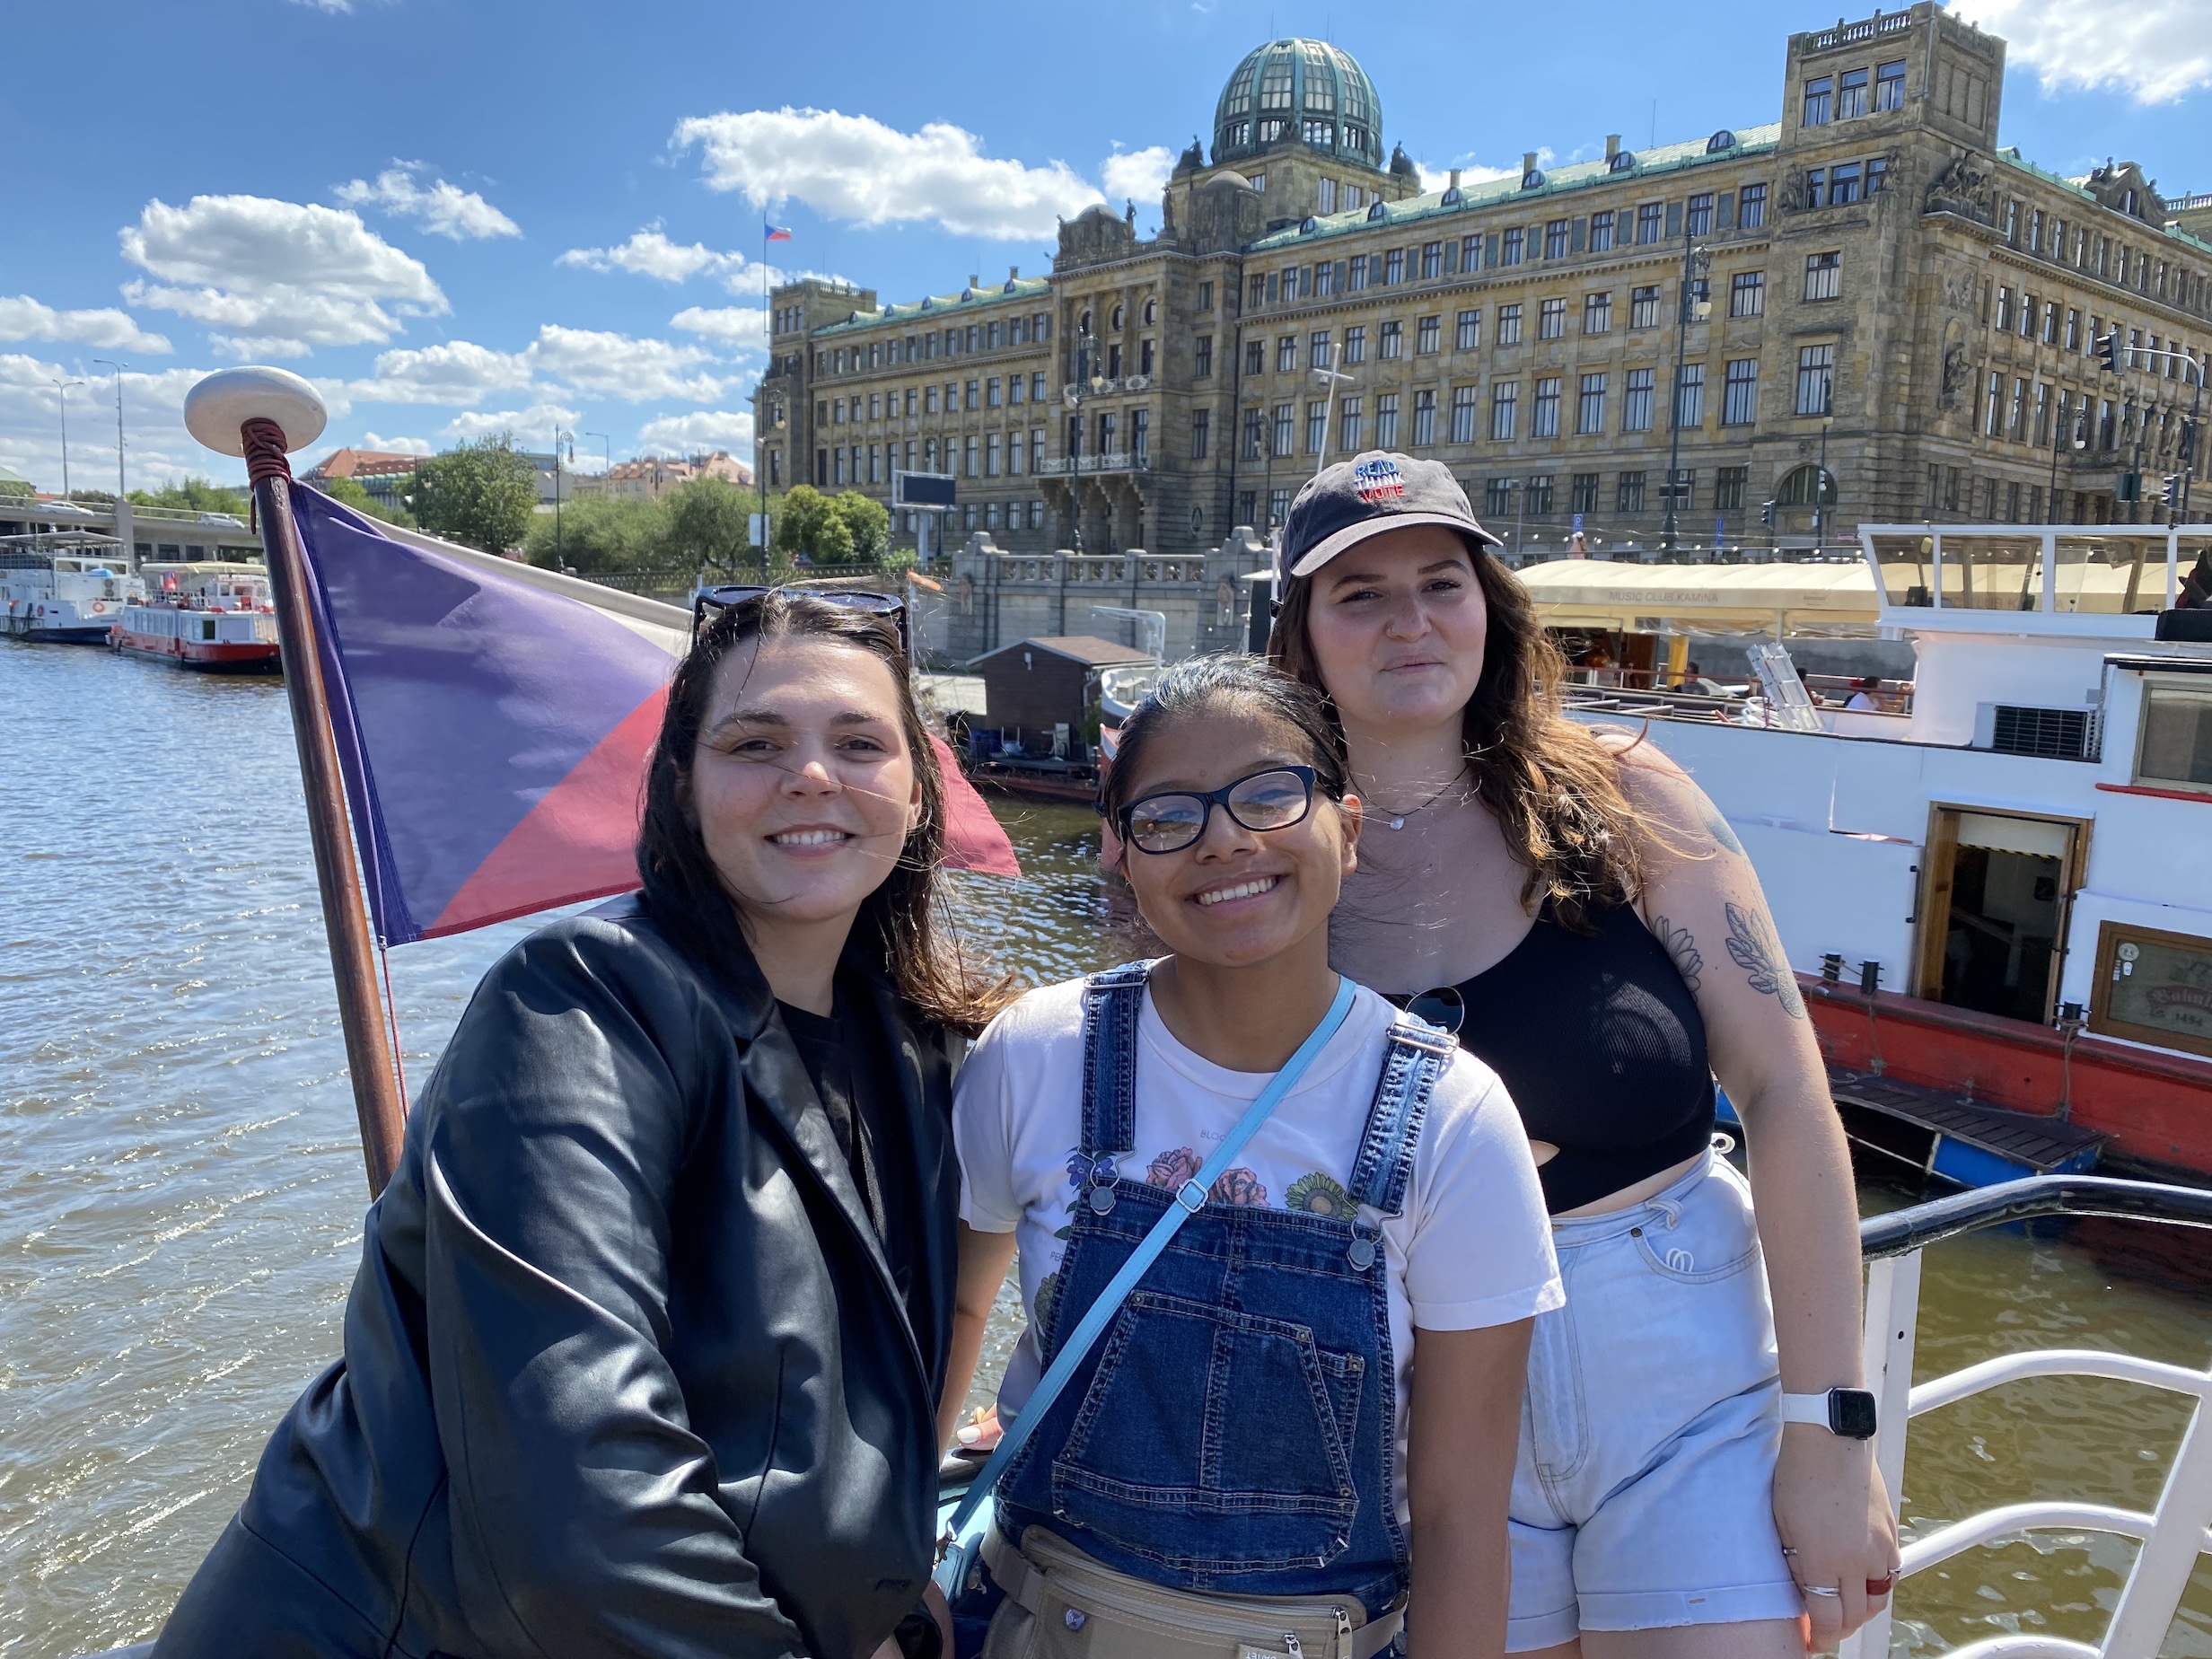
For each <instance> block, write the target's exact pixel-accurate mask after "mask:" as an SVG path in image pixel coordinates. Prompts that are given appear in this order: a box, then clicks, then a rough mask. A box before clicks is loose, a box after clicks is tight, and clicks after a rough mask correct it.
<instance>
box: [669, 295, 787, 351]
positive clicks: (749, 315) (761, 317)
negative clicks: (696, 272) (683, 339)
mask: <svg viewBox="0 0 2212 1659" xmlns="http://www.w3.org/2000/svg"><path fill="white" fill-rule="evenodd" d="M668 326H669V327H670V328H671V329H682V330H683V331H684V332H685V333H686V334H699V335H704V336H705V337H706V338H708V339H710V340H720V341H721V342H722V343H723V344H724V346H731V347H737V348H739V349H741V350H747V351H764V350H766V349H767V346H766V341H767V338H768V312H764V311H762V310H761V309H760V308H759V306H758V305H724V306H718V307H708V306H704V305H690V306H686V307H685V308H684V309H683V310H682V311H680V312H677V313H676V314H675V315H674V316H673V317H671V318H670V319H669V320H668Z"/></svg>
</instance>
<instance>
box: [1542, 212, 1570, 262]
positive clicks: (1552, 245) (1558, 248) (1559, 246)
mask: <svg viewBox="0 0 2212 1659" xmlns="http://www.w3.org/2000/svg"><path fill="white" fill-rule="evenodd" d="M1544 258H1546V259H1565V258H1567V221H1566V220H1565V219H1554V220H1552V221H1551V222H1550V223H1549V224H1547V225H1545V226H1544Z"/></svg>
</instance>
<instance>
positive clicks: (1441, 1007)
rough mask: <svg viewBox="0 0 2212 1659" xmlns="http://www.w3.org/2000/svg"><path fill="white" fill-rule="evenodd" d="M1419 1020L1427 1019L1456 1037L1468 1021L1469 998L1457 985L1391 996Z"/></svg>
mask: <svg viewBox="0 0 2212 1659" xmlns="http://www.w3.org/2000/svg"><path fill="white" fill-rule="evenodd" d="M1387 1000H1388V1001H1391V1002H1393V1003H1396V1004H1397V1005H1399V1006H1400V1008H1403V1009H1404V1010H1405V1011H1406V1012H1407V1013H1408V1014H1411V1015H1412V1016H1413V1017H1414V1018H1415V1019H1417V1020H1426V1022H1427V1023H1429V1024H1431V1025H1433V1026H1435V1028H1436V1029H1437V1030H1438V1031H1443V1032H1444V1034H1445V1035H1446V1036H1450V1037H1456V1036H1458V1035H1459V1034H1460V1027H1461V1026H1462V1025H1464V1024H1465V1023H1467V1000H1466V998H1465V997H1463V996H1461V995H1460V987H1458V986H1456V985H1440V986H1438V987H1436V988H1435V990H1433V991H1412V992H1405V993H1401V994H1400V995H1398V996H1391V997H1390V998H1388V999H1387Z"/></svg>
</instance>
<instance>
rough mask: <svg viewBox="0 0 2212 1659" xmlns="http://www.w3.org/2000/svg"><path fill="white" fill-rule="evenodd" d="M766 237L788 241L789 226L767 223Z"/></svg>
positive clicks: (789, 235)
mask: <svg viewBox="0 0 2212 1659" xmlns="http://www.w3.org/2000/svg"><path fill="white" fill-rule="evenodd" d="M790 240H791V228H790V226H788V225H783V224H771V225H769V226H768V241H790Z"/></svg>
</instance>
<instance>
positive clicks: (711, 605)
mask: <svg viewBox="0 0 2212 1659" xmlns="http://www.w3.org/2000/svg"><path fill="white" fill-rule="evenodd" d="M779 591H780V592H786V593H795V594H800V595H803V596H804V597H805V598H808V599H819V600H821V601H822V602H823V603H825V604H830V605H842V606H844V607H845V608H846V609H847V610H859V611H865V612H866V613H867V614H868V615H870V616H875V617H889V618H891V620H892V621H893V622H895V623H897V624H898V626H899V648H900V650H901V651H905V652H907V653H908V654H909V655H910V654H912V645H911V642H909V641H908V638H907V601H905V600H903V599H900V598H898V597H897V596H896V595H894V594H891V593H863V592H856V591H854V590H852V589H849V588H783V589H781V590H778V589H776V588H772V587H713V588H701V589H700V590H699V591H698V592H697V593H694V594H693V595H692V596H691V637H692V638H694V639H697V638H698V636H699V629H700V628H702V627H703V626H705V624H706V621H707V612H708V611H710V610H736V609H737V608H738V607H739V606H741V605H747V604H750V603H751V602H752V601H754V600H756V599H759V598H760V597H761V596H763V595H764V594H768V593H774V592H779Z"/></svg>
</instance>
